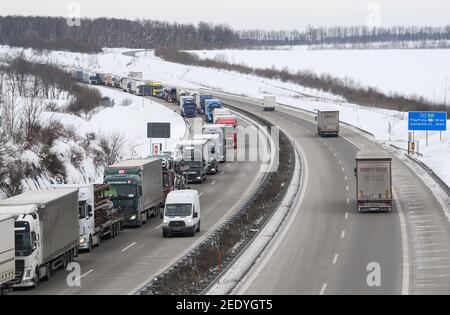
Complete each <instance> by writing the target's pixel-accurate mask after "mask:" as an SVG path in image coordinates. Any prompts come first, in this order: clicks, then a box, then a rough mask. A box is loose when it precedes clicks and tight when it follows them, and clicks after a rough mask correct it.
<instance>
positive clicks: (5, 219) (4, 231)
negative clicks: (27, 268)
mask: <svg viewBox="0 0 450 315" xmlns="http://www.w3.org/2000/svg"><path fill="white" fill-rule="evenodd" d="M14 259H15V241H14V216H12V215H5V214H0V295H4V294H6V293H7V291H9V289H10V285H11V281H13V280H14V276H15V270H16V269H15V267H16V265H15V262H14Z"/></svg>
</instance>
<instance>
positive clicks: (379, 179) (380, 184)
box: [355, 151, 392, 211]
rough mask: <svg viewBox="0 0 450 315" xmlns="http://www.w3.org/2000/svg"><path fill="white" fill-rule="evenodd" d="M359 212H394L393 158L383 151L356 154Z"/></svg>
mask: <svg viewBox="0 0 450 315" xmlns="http://www.w3.org/2000/svg"><path fill="white" fill-rule="evenodd" d="M355 176H356V202H357V207H358V211H391V210H392V158H391V157H390V156H389V154H387V153H385V152H383V151H359V152H358V153H357V154H356V167H355Z"/></svg>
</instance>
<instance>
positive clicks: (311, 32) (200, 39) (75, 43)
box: [0, 16, 450, 53]
mask: <svg viewBox="0 0 450 315" xmlns="http://www.w3.org/2000/svg"><path fill="white" fill-rule="evenodd" d="M71 25H72V24H71V23H68V21H67V19H66V18H63V17H32V16H4V17H0V44H8V45H11V46H20V47H32V48H37V49H61V50H69V51H79V52H88V53H91V52H92V53H93V52H98V51H100V48H101V47H129V48H150V49H151V48H166V47H177V48H179V49H203V48H225V47H226V48H230V47H246V46H255V45H311V44H343V43H371V42H390V41H394V42H398V41H425V40H450V25H449V26H445V27H414V26H409V27H406V26H397V27H390V28H370V27H368V26H350V27H312V26H308V27H307V28H306V29H305V30H303V31H299V30H289V31H288V30H284V31H265V30H242V31H236V30H233V29H231V28H230V27H229V26H227V25H212V24H209V23H205V22H200V23H199V24H198V25H193V24H178V23H168V22H160V21H153V20H140V21H131V20H125V19H108V18H98V19H82V20H80V25H79V26H71Z"/></svg>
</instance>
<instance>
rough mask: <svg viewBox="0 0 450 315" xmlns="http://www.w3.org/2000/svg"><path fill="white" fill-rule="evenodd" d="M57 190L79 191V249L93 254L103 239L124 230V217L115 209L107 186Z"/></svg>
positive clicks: (59, 187)
mask: <svg viewBox="0 0 450 315" xmlns="http://www.w3.org/2000/svg"><path fill="white" fill-rule="evenodd" d="M52 187H53V188H55V189H61V188H63V189H65V188H73V189H78V213H79V214H78V215H79V223H80V238H79V239H80V243H79V249H80V250H85V251H88V252H91V251H92V249H93V248H94V246H100V243H101V239H102V237H105V236H108V237H109V238H114V237H116V236H117V235H119V232H120V231H122V229H123V221H124V216H123V214H122V213H120V212H119V211H118V209H117V208H115V207H114V204H113V202H112V201H111V199H110V198H108V197H107V196H108V195H109V191H108V190H109V186H108V185H105V184H79V185H53V186H52Z"/></svg>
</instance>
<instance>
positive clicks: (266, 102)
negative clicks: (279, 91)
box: [263, 96, 277, 112]
mask: <svg viewBox="0 0 450 315" xmlns="http://www.w3.org/2000/svg"><path fill="white" fill-rule="evenodd" d="M276 104H277V98H276V97H275V96H264V99H263V111H265V112H273V111H275V105H276Z"/></svg>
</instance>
